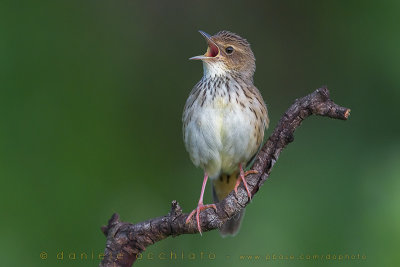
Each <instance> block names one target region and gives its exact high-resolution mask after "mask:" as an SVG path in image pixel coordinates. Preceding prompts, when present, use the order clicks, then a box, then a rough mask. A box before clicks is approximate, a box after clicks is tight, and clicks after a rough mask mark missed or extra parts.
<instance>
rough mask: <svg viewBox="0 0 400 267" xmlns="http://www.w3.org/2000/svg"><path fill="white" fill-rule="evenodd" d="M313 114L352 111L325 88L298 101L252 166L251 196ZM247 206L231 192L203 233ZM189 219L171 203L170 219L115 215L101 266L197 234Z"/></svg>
mask: <svg viewBox="0 0 400 267" xmlns="http://www.w3.org/2000/svg"><path fill="white" fill-rule="evenodd" d="M312 114H314V115H319V116H325V117H330V118H334V119H341V120H347V118H348V117H349V115H350V109H348V108H344V107H341V106H338V105H337V104H335V103H334V102H333V101H332V100H331V99H330V97H329V91H328V89H327V88H325V87H324V88H320V89H317V90H316V91H314V92H313V93H311V94H309V95H307V96H305V97H303V98H300V99H296V101H295V102H294V103H293V104H292V106H291V107H290V108H289V109H288V110H287V111H286V112H285V114H284V115H283V116H282V118H281V119H280V121H279V123H278V126H277V127H276V128H275V130H274V132H273V133H272V135H271V136H270V137H269V139H268V140H267V142H266V143H265V144H264V146H263V147H262V149H261V150H260V152H259V153H258V155H257V157H256V160H255V162H254V164H253V166H252V170H256V171H258V173H257V174H250V175H248V176H247V179H246V180H247V183H248V186H249V189H250V192H251V193H252V195H254V194H255V193H257V191H258V190H259V189H260V187H261V186H262V185H263V183H264V181H265V180H266V179H267V178H268V176H269V174H270V172H271V169H272V167H273V166H274V164H275V162H276V161H277V160H278V157H279V155H280V153H281V151H282V149H284V148H285V147H286V146H287V145H288V144H289V143H291V142H293V140H294V135H293V134H294V131H295V130H296V128H297V127H299V126H300V124H301V122H302V121H303V120H304V119H305V118H307V117H308V116H310V115H312ZM248 203H249V198H248V196H247V193H246V190H245V189H244V187H243V184H241V185H240V186H239V188H238V194H237V195H236V194H235V193H234V192H233V191H232V192H231V193H230V194H229V195H228V196H227V197H226V198H225V199H223V200H222V201H221V202H219V203H217V204H216V205H217V211H215V210H214V209H207V210H204V211H202V212H201V214H200V224H201V227H202V230H203V232H206V231H210V230H214V229H217V228H219V227H220V226H221V225H222V224H223V223H224V222H226V221H227V220H228V219H229V218H231V217H232V216H234V215H235V214H237V213H238V212H239V211H240V210H241V209H243V208H244V207H245V206H246V205H247V204H248ZM187 216H188V214H187V213H182V209H181V207H180V206H179V204H178V202H177V201H175V200H174V201H172V207H171V211H170V212H169V213H168V214H167V215H165V216H162V217H158V218H154V219H150V220H148V221H145V222H140V223H137V224H131V223H126V222H120V220H119V216H118V214H113V215H112V217H111V219H110V220H109V222H108V225H107V226H103V227H102V231H103V233H104V234H105V235H106V236H107V243H106V248H105V252H104V258H103V260H102V262H101V263H100V266H112V267H117V266H120V267H129V266H131V265H132V264H133V263H134V262H135V260H136V257H137V255H138V254H139V253H141V252H143V251H144V250H145V249H146V247H148V246H150V245H152V244H154V243H156V242H158V241H160V240H162V239H164V238H167V237H168V236H178V235H182V234H194V233H197V232H198V230H197V226H196V222H195V220H194V219H192V220H191V222H190V223H188V224H185V220H186V217H187Z"/></svg>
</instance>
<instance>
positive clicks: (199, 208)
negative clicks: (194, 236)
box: [186, 203, 217, 235]
mask: <svg viewBox="0 0 400 267" xmlns="http://www.w3.org/2000/svg"><path fill="white" fill-rule="evenodd" d="M208 208H213V209H214V210H215V211H217V206H215V204H208V205H203V203H199V205H198V206H197V208H196V209H194V210H193V211H192V212H191V213H190V214H189V216H188V217H187V218H186V223H189V222H190V219H192V217H193V215H194V214H195V213H196V222H197V229H198V230H199V233H200V235H202V232H201V226H200V212H201V211H202V210H205V209H208Z"/></svg>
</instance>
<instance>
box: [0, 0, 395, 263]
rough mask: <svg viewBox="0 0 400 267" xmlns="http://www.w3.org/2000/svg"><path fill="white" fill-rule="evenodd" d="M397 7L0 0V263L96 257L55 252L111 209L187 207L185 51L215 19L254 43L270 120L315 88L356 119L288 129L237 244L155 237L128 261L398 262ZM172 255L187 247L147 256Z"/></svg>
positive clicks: (190, 193)
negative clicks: (291, 134) (291, 135)
mask: <svg viewBox="0 0 400 267" xmlns="http://www.w3.org/2000/svg"><path fill="white" fill-rule="evenodd" d="M399 13H400V2H399V1H218V2H217V1H208V0H203V1H151V0H150V1H127V0H126V1H94V0H92V1H82V0H80V1H25V3H23V2H21V1H9V2H4V1H2V2H1V4H0V114H1V115H0V151H1V152H0V179H1V180H0V181H1V186H0V188H1V189H0V201H1V204H0V208H1V210H0V212H1V219H0V236H1V238H0V240H1V241H0V255H1V265H2V266H96V265H98V261H97V260H87V261H82V260H75V261H74V260H69V259H68V254H69V253H76V254H78V257H79V255H80V253H83V252H85V253H88V254H91V253H92V251H93V253H94V255H97V254H99V253H102V252H103V250H104V246H105V237H104V236H103V234H102V233H101V232H100V226H101V225H104V224H105V223H106V222H107V220H108V219H109V218H110V216H111V214H112V213H114V212H118V213H119V214H120V215H121V219H122V220H124V221H129V222H140V221H143V220H146V219H149V218H152V217H157V216H161V215H163V214H166V213H167V212H168V211H169V209H170V203H171V201H172V200H174V199H176V200H178V201H179V203H180V204H181V206H182V208H183V209H184V211H185V212H189V211H190V210H192V209H193V208H194V207H195V205H196V203H197V201H198V197H199V193H200V188H201V182H202V171H201V170H200V169H196V168H195V167H194V166H193V164H192V163H191V162H190V159H189V157H188V154H187V153H186V151H185V149H184V145H183V141H182V133H181V132H182V130H181V127H182V125H181V114H182V110H183V106H184V103H185V100H186V98H187V96H188V94H189V92H190V90H191V88H192V86H193V85H194V84H195V83H196V82H197V81H198V80H199V79H200V77H201V75H202V66H201V64H200V63H199V62H190V61H188V58H189V57H191V56H195V55H198V54H202V53H204V51H205V50H206V44H205V41H204V40H203V38H202V36H201V35H200V34H199V33H198V32H197V30H200V29H201V30H204V31H206V32H208V33H210V34H213V33H215V32H217V31H219V30H223V29H226V30H231V31H233V32H237V33H238V34H240V35H242V36H243V37H246V38H247V39H248V40H249V42H250V43H251V44H252V49H253V51H254V53H255V55H256V58H257V71H256V75H255V84H256V86H257V87H258V88H259V89H260V91H261V93H262V95H263V97H264V100H265V101H266V103H267V104H268V108H269V111H270V116H271V128H272V129H273V128H274V127H275V125H276V124H277V122H278V120H279V118H280V116H281V115H282V114H283V112H284V111H285V110H286V109H287V108H288V107H289V105H290V104H291V103H292V102H293V101H294V99H296V98H298V97H301V96H304V95H306V94H308V93H310V92H312V91H313V90H314V89H316V88H318V87H320V86H321V85H327V86H328V88H330V90H331V95H332V98H333V99H334V100H335V101H336V102H337V103H338V104H340V105H343V106H346V107H349V108H351V109H352V115H351V117H350V119H349V120H348V121H347V122H343V121H336V120H331V119H327V118H321V117H312V118H310V119H307V120H306V121H305V122H304V123H303V124H302V126H301V127H300V128H299V129H298V131H297V132H296V135H295V142H294V143H292V144H290V146H289V147H288V148H287V149H286V150H285V151H284V152H283V153H282V155H281V157H280V159H279V161H278V163H277V164H276V165H275V167H274V170H273V172H272V175H271V177H270V179H269V180H268V181H267V182H266V184H265V185H264V187H263V188H262V190H261V191H260V192H259V193H258V194H257V195H256V197H255V198H254V201H253V202H252V203H251V204H250V205H249V206H248V208H247V211H246V217H245V220H244V222H243V225H242V228H241V231H240V233H239V234H238V235H237V236H236V237H235V238H225V239H223V238H221V237H220V236H219V234H218V232H217V231H212V232H208V233H205V234H204V235H203V236H202V237H200V236H199V235H185V236H180V237H177V238H168V239H166V240H164V241H162V242H159V243H157V244H156V245H153V246H151V247H149V248H148V250H147V251H146V253H145V254H144V259H143V260H141V261H139V262H138V263H137V266H225V265H232V266H261V265H267V266H285V265H289V266H310V265H317V264H320V265H327V266H342V265H345V266H355V265H357V266H367V265H368V266H399V264H400V260H399V257H398V250H399V247H400V212H399V211H400V209H399V208H400V193H399V192H400V179H399V178H400V138H399V137H400V136H399V130H400V126H399V124H398V120H399V118H398V116H399V108H398V105H399V100H400V75H399V71H400V34H399V30H400V29H399V25H400V16H399ZM272 129H269V130H268V132H267V134H266V135H267V136H269V134H270V133H271V131H272ZM205 198H206V202H210V201H211V194H210V188H209V187H208V188H207V194H206V197H205ZM171 251H173V252H175V253H177V254H178V257H180V255H181V253H182V252H183V253H184V254H185V259H183V260H182V259H177V260H159V259H157V257H158V256H157V255H159V253H166V254H168V255H169V253H170V252H171ZM41 252H46V253H48V258H47V259H46V260H42V259H40V256H39V254H40V253H41ZM59 252H64V260H57V259H56V254H57V253H59ZM149 253H153V254H149ZM189 253H195V254H196V259H195V260H189V259H188V258H187V257H188V255H189ZM201 253H203V255H204V257H203V259H200V255H201ZM209 253H211V254H209ZM273 254H275V255H276V256H278V257H279V255H284V256H290V255H294V256H295V257H299V256H301V255H304V257H306V256H307V255H314V254H324V255H326V254H330V255H331V257H332V258H333V256H334V255H337V257H338V255H345V254H349V255H353V254H355V255H357V254H360V255H361V256H362V255H364V256H365V257H366V259H365V260H353V261H352V260H341V261H339V260H317V261H310V260H275V261H273V260H270V261H266V260H265V257H266V256H267V255H270V256H271V257H272V255H273ZM208 255H211V257H214V256H215V257H216V259H214V260H209V259H207V257H208ZM241 255H247V256H249V255H260V257H261V259H260V260H249V259H245V260H243V259H242V260H241V259H240V256H241ZM151 256H153V257H154V258H155V259H146V257H151Z"/></svg>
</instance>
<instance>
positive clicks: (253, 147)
mask: <svg viewBox="0 0 400 267" xmlns="http://www.w3.org/2000/svg"><path fill="white" fill-rule="evenodd" d="M254 121H255V120H254V114H253V113H252V112H251V111H250V110H249V109H248V108H243V107H242V106H240V105H238V104H237V103H236V102H234V103H229V102H228V101H227V99H226V98H223V97H217V98H216V99H215V100H214V101H213V105H204V106H203V107H197V109H196V111H195V112H193V114H192V119H191V120H190V122H189V123H188V125H187V126H186V128H185V133H184V136H185V144H186V148H187V150H188V152H189V154H190V157H191V159H192V161H193V163H194V164H195V165H196V166H200V167H202V168H203V169H204V170H205V172H207V173H208V175H209V176H210V178H217V177H218V176H219V175H220V173H227V174H230V173H232V172H233V171H235V170H236V169H237V168H238V165H239V163H243V164H245V163H247V161H248V160H250V158H251V157H252V156H253V155H254V153H256V151H257V149H258V145H259V144H257V140H256V138H255V137H254V136H255V135H254V133H255V131H256V130H255V127H254V123H255V122H254ZM252 122H253V123H252Z"/></svg>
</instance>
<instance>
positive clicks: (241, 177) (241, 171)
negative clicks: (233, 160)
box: [235, 163, 258, 200]
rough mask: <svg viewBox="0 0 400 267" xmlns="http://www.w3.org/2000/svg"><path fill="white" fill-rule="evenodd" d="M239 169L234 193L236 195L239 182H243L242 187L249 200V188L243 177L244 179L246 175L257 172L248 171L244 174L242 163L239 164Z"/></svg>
mask: <svg viewBox="0 0 400 267" xmlns="http://www.w3.org/2000/svg"><path fill="white" fill-rule="evenodd" d="M239 169H240V175H239V177H240V179H237V180H236V185H235V193H236V194H237V188H238V187H239V185H240V182H241V181H243V185H244V187H245V188H246V191H247V195H248V196H249V199H250V200H251V193H250V190H249V187H248V186H247V182H246V179H245V177H246V176H247V175H249V174H250V173H258V171H256V170H250V171H247V172H244V171H243V166H242V163H239Z"/></svg>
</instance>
